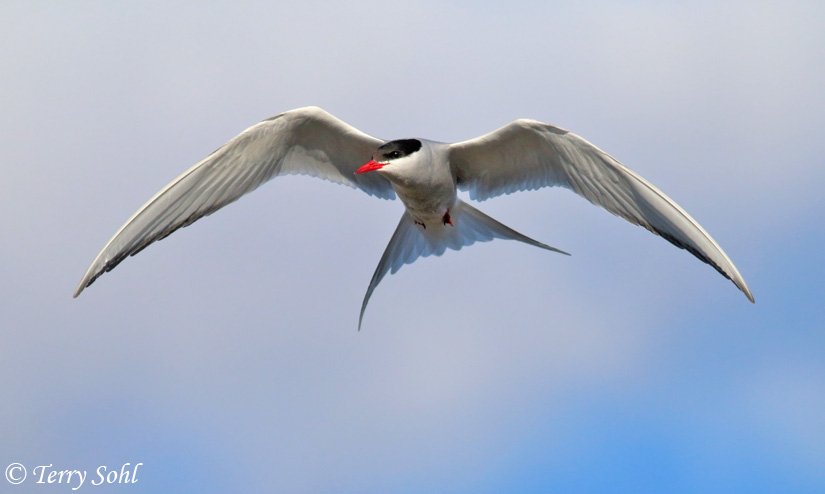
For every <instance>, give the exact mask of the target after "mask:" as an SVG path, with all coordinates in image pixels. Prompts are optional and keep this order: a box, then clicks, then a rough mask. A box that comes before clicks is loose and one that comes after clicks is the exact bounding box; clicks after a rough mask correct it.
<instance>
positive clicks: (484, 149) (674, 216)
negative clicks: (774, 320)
mask: <svg viewBox="0 0 825 494" xmlns="http://www.w3.org/2000/svg"><path fill="white" fill-rule="evenodd" d="M449 153H450V164H451V166H452V172H453V174H454V176H455V177H456V182H457V184H458V188H459V189H461V190H468V191H469V192H470V197H471V198H473V199H477V200H480V201H483V200H485V199H489V198H491V197H495V196H498V195H501V194H509V193H511V192H516V191H521V190H534V189H538V188H542V187H551V186H561V187H566V188H569V189H570V190H572V191H573V192H575V193H577V194H579V195H580V196H582V197H584V198H585V199H587V200H588V201H590V202H591V203H593V204H595V205H597V206H600V207H602V208H604V209H606V210H608V211H610V212H611V213H613V214H615V215H617V216H619V217H622V218H624V219H625V220H627V221H629V222H631V223H633V224H635V225H640V226H643V227H644V228H646V229H648V230H649V231H651V232H653V233H655V234H656V235H659V236H661V237H663V238H665V239H666V240H668V241H669V242H671V243H672V244H674V245H676V246H677V247H680V248H682V249H686V250H688V251H689V252H690V253H692V254H693V255H694V256H696V257H697V258H699V259H700V260H702V261H704V262H706V263H708V264H710V265H711V266H713V267H714V268H715V269H716V270H717V271H719V273H721V274H722V275H723V276H725V277H726V278H728V279H730V280H731V281H733V283H734V284H735V285H736V286H737V287H738V288H739V289H740V290H741V291H742V292H743V293H744V294H745V296H747V297H748V300H750V301H751V302H753V295H752V294H751V292H750V290H749V289H748V286H747V284H746V283H745V280H744V279H743V278H742V276H741V275H740V274H739V271H738V270H737V269H736V267H735V266H734V265H733V263H732V262H731V260H730V259H729V258H728V256H727V254H725V252H724V251H723V250H722V248H721V247H719V245H718V244H717V243H716V242H715V241H714V240H713V238H711V236H710V235H709V234H708V233H707V232H706V231H705V230H704V229H703V228H702V227H701V226H700V225H699V223H697V222H696V221H695V220H694V219H693V218H691V217H690V215H688V214H687V213H686V212H685V211H684V210H683V209H682V208H681V207H679V205H678V204H676V203H675V202H674V201H673V200H671V199H670V198H669V197H667V196H666V195H665V194H663V193H662V192H661V191H660V190H659V189H657V188H656V187H654V186H653V185H652V184H651V183H650V182H648V181H647V180H645V179H644V178H642V177H640V176H639V175H637V174H636V173H635V172H633V171H632V170H630V169H628V168H626V167H625V166H624V165H622V164H621V163H619V162H618V161H617V160H615V159H614V158H613V157H611V156H610V155H608V154H607V153H605V152H604V151H602V150H601V149H599V148H597V147H596V146H594V145H593V144H591V143H589V142H587V141H586V140H584V139H583V138H581V137H579V136H577V135H576V134H573V133H572V132H568V131H566V130H564V129H561V128H558V127H554V126H552V125H548V124H544V123H541V122H537V121H534V120H516V121H515V122H513V123H511V124H509V125H506V126H505V127H502V128H501V129H498V130H496V131H494V132H492V133H490V134H487V135H484V136H481V137H479V138H476V139H473V140H470V141H464V142H460V143H457V144H453V145H451V146H450V148H449Z"/></svg>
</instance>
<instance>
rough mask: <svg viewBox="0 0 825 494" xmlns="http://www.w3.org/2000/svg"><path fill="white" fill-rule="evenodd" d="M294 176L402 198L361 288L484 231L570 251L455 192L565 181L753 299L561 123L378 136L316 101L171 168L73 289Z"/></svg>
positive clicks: (655, 200) (706, 243)
mask: <svg viewBox="0 0 825 494" xmlns="http://www.w3.org/2000/svg"><path fill="white" fill-rule="evenodd" d="M291 174H302V175H310V176H313V177H318V178H323V179H326V180H329V181H331V182H336V183H339V184H344V185H348V186H350V187H353V188H358V189H361V190H363V191H364V192H366V193H367V194H370V195H373V196H376V197H379V198H382V199H395V198H396V196H397V197H399V198H400V199H401V202H403V203H404V213H403V214H402V215H401V221H399V223H398V226H397V227H396V229H395V233H394V234H393V236H392V238H391V239H390V243H389V245H387V248H386V250H385V251H384V254H383V255H382V256H381V260H380V261H379V262H378V267H377V268H376V269H375V273H374V274H373V275H372V279H371V280H370V284H369V287H368V288H367V292H366V294H365V296H364V300H363V302H362V304H361V313H360V315H359V318H358V328H359V329H360V328H361V323H362V321H363V318H364V311H365V310H366V308H367V303H368V302H369V299H370V296H371V295H372V293H373V291H374V290H375V288H376V287H377V286H378V284H379V283H380V282H381V280H382V279H383V278H384V276H385V275H386V274H387V273H388V272H391V273H395V272H396V271H398V270H399V269H400V268H401V266H403V265H404V264H410V263H412V262H414V261H415V260H416V259H418V258H419V257H427V256H430V255H436V256H440V255H441V254H443V253H444V252H445V250H447V249H454V250H459V249H461V248H462V247H464V246H468V245H471V244H473V243H475V242H485V241H489V240H492V239H493V238H501V239H512V240H518V241H520V242H524V243H526V244H530V245H534V246H536V247H540V248H542V249H546V250H550V251H554V252H558V253H561V254H567V253H566V252H564V251H561V250H559V249H556V248H554V247H550V246H549V245H545V244H543V243H541V242H538V241H536V240H533V239H532V238H529V237H527V236H525V235H522V234H521V233H519V232H517V231H515V230H513V229H512V228H509V227H507V226H505V225H503V224H502V223H500V222H498V221H496V220H494V219H493V218H491V217H489V216H487V215H486V214H484V213H482V212H481V211H479V210H478V209H476V208H474V207H473V206H471V205H470V204H468V203H467V202H465V201H463V200H461V199H460V198H458V196H457V190H461V191H468V192H469V196H470V198H471V199H473V200H478V201H484V200H486V199H490V198H491V197H496V196H499V195H501V194H510V193H512V192H516V191H522V190H534V189H539V188H542V187H552V186H561V187H566V188H568V189H570V190H572V191H573V192H575V193H576V194H578V195H580V196H582V197H584V198H585V199H587V200H588V201H590V202H591V203H593V204H595V205H597V206H600V207H602V208H604V209H606V210H607V211H609V212H611V213H613V214H614V215H616V216H619V217H621V218H624V219H625V220H627V221H629V222H630V223H633V224H635V225H640V226H643V227H644V228H646V229H648V230H649V231H651V232H652V233H655V234H656V235H659V236H661V237H662V238H664V239H665V240H667V241H669V242H670V243H672V244H673V245H675V246H677V247H679V248H682V249H685V250H687V251H688V252H690V253H691V254H693V255H694V256H696V257H697V258H699V259H700V260H701V261H704V262H706V263H707V264H710V265H711V266H713V267H714V268H715V269H716V270H717V271H719V273H721V274H722V276H724V277H726V278H728V279H730V280H731V281H732V282H733V283H734V284H735V285H736V286H737V287H738V288H739V289H740V290H741V291H742V292H743V293H744V294H745V296H747V298H748V300H750V301H751V302H753V301H754V299H753V295H751V292H750V290H749V289H748V286H747V284H746V283H745V280H744V279H742V276H741V275H740V274H739V271H738V270H737V269H736V267H735V266H734V265H733V263H732V262H731V260H730V259H729V258H728V256H727V255H726V254H725V252H724V251H723V250H722V248H721V247H719V245H718V244H717V243H716V242H715V241H714V240H713V239H712V238H711V236H710V235H709V234H708V233H707V232H706V231H705V230H704V229H703V228H702V227H701V226H700V225H699V223H697V222H696V221H695V220H694V219H693V218H691V217H690V215H688V214H687V213H686V212H685V211H684V210H683V209H682V208H681V207H679V205H677V204H676V203H675V202H673V201H672V200H671V199H670V198H669V197H667V196H666V195H665V194H663V193H662V192H661V191H659V189H657V188H656V187H654V186H653V185H652V184H651V183H650V182H648V181H647V180H645V179H644V178H642V177H640V176H639V175H637V174H636V173H635V172H633V171H632V170H630V169H628V168H626V167H625V166H624V165H622V164H621V163H619V162H618V161H617V160H615V159H614V158H613V157H611V156H610V155H608V154H607V153H605V152H604V151H602V150H601V149H599V148H597V147H596V146H594V145H593V144H590V143H589V142H588V141H586V140H584V139H583V138H581V137H579V136H577V135H576V134H573V133H572V132H568V131H567V130H564V129H561V128H559V127H555V126H552V125H548V124H545V123H541V122H538V121H535V120H527V119H519V120H516V121H514V122H512V123H510V124H508V125H505V126H504V127H502V128H500V129H498V130H496V131H493V132H491V133H489V134H486V135H483V136H481V137H477V138H475V139H471V140H469V141H463V142H459V143H455V144H447V143H442V142H436V141H430V140H426V139H420V138H416V139H399V140H394V141H388V142H387V141H383V140H381V139H377V138H375V137H371V136H369V135H367V134H365V133H363V132H361V131H359V130H358V129H356V128H354V127H352V126H350V125H348V124H346V123H344V122H342V121H341V120H339V119H337V118H335V117H334V116H332V115H330V114H329V113H327V112H326V111H324V110H322V109H320V108H317V107H308V108H299V109H296V110H291V111H287V112H284V113H281V114H280V115H276V116H274V117H272V118H269V119H267V120H264V121H263V122H260V123H258V124H256V125H253V126H252V127H250V128H248V129H246V130H244V131H243V132H241V133H240V134H238V135H237V136H236V137H234V138H233V139H231V140H230V141H229V142H227V143H226V144H224V145H223V146H221V147H220V148H218V150H217V151H215V152H213V153H212V154H210V155H209V156H207V157H206V158H205V159H204V160H203V161H201V162H199V163H197V164H196V165H194V166H193V167H192V168H190V169H189V170H187V171H186V172H184V173H183V174H182V175H181V176H179V177H178V178H176V179H175V180H174V181H172V183H170V184H169V185H167V186H166V187H164V188H163V189H162V190H161V191H160V192H158V193H157V194H155V196H154V197H152V198H151V199H149V201H148V202H147V203H146V204H144V205H143V207H141V208H140V209H139V210H138V211H137V212H136V213H135V214H134V215H133V216H132V217H131V218H129V220H128V221H126V223H125V224H124V225H123V226H122V227H121V228H120V230H118V231H117V233H115V235H114V236H113V237H112V239H111V240H109V242H108V243H106V245H105V246H104V247H103V250H101V251H100V253H99V254H98V255H97V257H96V258H95V260H94V261H93V262H92V264H91V266H89V269H88V270H87V271H86V274H85V275H84V276H83V279H82V280H81V281H80V284H79V285H78V287H77V290H76V291H75V293H74V296H75V297H77V296H78V295H80V293H81V292H82V291H83V289H84V288H86V287H87V286H89V285H91V284H92V283H93V282H94V281H95V280H96V279H97V278H98V277H99V276H100V275H102V274H103V273H105V272H107V271H111V270H112V269H114V267H115V266H117V265H118V264H120V262H121V261H123V260H124V259H125V258H126V257H127V256H133V255H135V254H137V253H138V252H140V251H141V250H143V249H144V248H145V247H147V246H148V245H149V244H151V243H153V242H155V241H156V240H160V239H162V238H164V237H166V236H167V235H169V234H171V233H172V232H174V231H175V230H177V229H179V228H182V227H184V226H187V225H190V224H192V223H193V222H195V221H197V220H198V219H200V218H202V217H203V216H206V215H208V214H211V213H213V212H215V211H217V210H218V209H220V208H222V207H224V206H226V205H227V204H229V203H231V202H233V201H235V200H237V199H238V198H240V197H241V196H243V195H244V194H247V193H249V192H252V191H253V190H255V189H256V188H257V187H258V186H259V185H261V184H263V183H264V182H266V181H268V180H270V179H272V178H275V177H278V176H280V175H291Z"/></svg>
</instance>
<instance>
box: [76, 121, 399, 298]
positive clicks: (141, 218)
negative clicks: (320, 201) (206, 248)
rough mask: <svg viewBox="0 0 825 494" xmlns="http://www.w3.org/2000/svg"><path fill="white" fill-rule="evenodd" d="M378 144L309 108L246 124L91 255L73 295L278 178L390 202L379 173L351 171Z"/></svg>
mask: <svg viewBox="0 0 825 494" xmlns="http://www.w3.org/2000/svg"><path fill="white" fill-rule="evenodd" d="M383 142H384V141H382V140H380V139H376V138H374V137H370V136H368V135H366V134H364V133H362V132H360V131H358V130H357V129H355V128H354V127H351V126H349V125H347V124H345V123H344V122H342V121H340V120H338V119H336V118H335V117H333V116H332V115H330V114H329V113H327V112H325V111H323V110H321V109H320V108H315V107H309V108H300V109H297V110H292V111H288V112H285V113H282V114H280V115H277V116H275V117H272V118H270V119H268V120H265V121H263V122H261V123H259V124H257V125H253V126H252V127H250V128H248V129H246V130H245V131H243V132H241V133H240V134H239V135H237V136H236V137H235V138H233V139H232V140H230V141H229V142H227V143H226V144H224V145H223V146H221V147H220V148H219V149H218V150H217V151H215V152H214V153H212V154H211V155H209V156H208V157H207V158H205V159H204V160H203V161H201V162H200V163H198V164H196V165H195V166H193V167H192V168H190V169H189V170H187V171H186V172H185V173H183V174H182V175H181V176H179V177H178V178H176V179H175V180H174V181H173V182H172V183H170V184H169V185H167V186H166V187H164V188H163V189H162V190H161V191H160V192H158V193H157V194H156V195H155V196H154V197H152V198H151V199H150V200H149V201H148V202H147V203H146V204H145V205H144V206H143V207H142V208H140V209H139V210H138V211H137V212H136V213H135V214H134V215H133V216H132V217H131V218H130V219H129V220H128V221H127V222H126V223H125V224H124V225H123V226H122V227H121V228H120V230H118V231H117V233H115V235H114V236H113V237H112V239H111V240H109V242H108V243H107V244H106V246H105V247H103V250H101V252H100V253H99V254H98V255H97V257H96V258H95V260H94V261H93V262H92V264H91V266H89V269H88V270H87V271H86V274H85V275H84V276H83V279H82V280H81V281H80V284H79V285H78V287H77V290H76V291H75V294H74V296H75V297H77V296H78V295H79V294H80V292H82V291H83V289H84V288H85V287H87V286H89V285H90V284H92V282H94V281H95V279H97V278H98V277H99V276H100V275H101V274H103V273H105V272H107V271H111V270H112V269H113V268H114V267H115V266H117V265H118V264H119V263H120V262H121V261H123V259H125V258H126V257H127V256H132V255H135V254H137V253H138V252H140V251H141V250H143V249H144V248H145V247H147V246H148V245H149V244H151V243H153V242H155V241H157V240H160V239H162V238H164V237H166V236H167V235H169V234H171V233H172V232H174V231H175V230H177V229H179V228H182V227H185V226H187V225H189V224H191V223H193V222H195V221H196V220H198V219H199V218H202V217H204V216H206V215H208V214H211V213H213V212H215V211H217V210H218V209H220V208H222V207H224V206H226V205H227V204H229V203H231V202H233V201H235V200H237V199H238V198H240V197H241V196H243V195H244V194H247V193H249V192H251V191H253V190H255V189H256V188H257V187H258V186H260V185H261V184H263V183H264V182H267V181H268V180H270V179H272V178H274V177H277V176H279V175H287V174H303V175H310V176H313V177H318V178H323V179H325V180H329V181H332V182H335V183H339V184H344V185H348V186H350V187H354V188H359V189H361V190H363V191H364V192H366V193H368V194H370V195H374V196H377V197H380V198H383V199H394V198H395V192H394V191H393V189H392V186H391V185H390V183H389V182H388V181H387V180H386V179H384V178H383V177H381V176H380V175H379V174H377V173H365V174H361V175H356V174H355V171H356V170H357V169H358V167H359V166H360V165H362V164H363V163H365V162H366V161H369V159H370V156H371V155H372V153H373V152H374V151H375V149H376V148H378V146H380V145H381V144H383Z"/></svg>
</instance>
